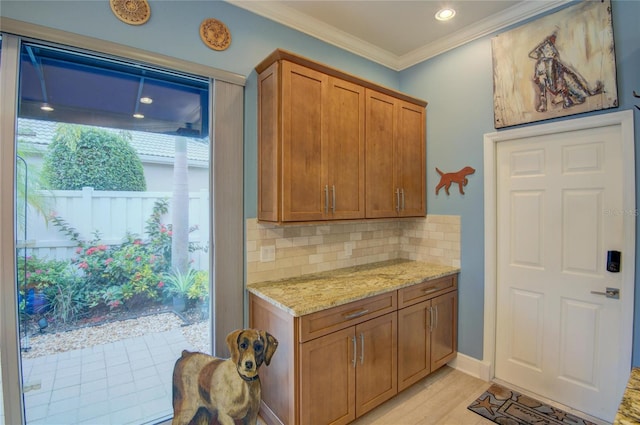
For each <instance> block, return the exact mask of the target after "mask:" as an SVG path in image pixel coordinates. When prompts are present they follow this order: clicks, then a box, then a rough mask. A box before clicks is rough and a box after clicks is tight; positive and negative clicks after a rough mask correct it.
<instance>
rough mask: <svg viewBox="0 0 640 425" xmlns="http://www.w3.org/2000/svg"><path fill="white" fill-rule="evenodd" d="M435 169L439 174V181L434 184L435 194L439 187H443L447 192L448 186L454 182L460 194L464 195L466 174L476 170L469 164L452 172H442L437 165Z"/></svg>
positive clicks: (467, 181) (466, 180) (466, 181)
mask: <svg viewBox="0 0 640 425" xmlns="http://www.w3.org/2000/svg"><path fill="white" fill-rule="evenodd" d="M436 171H437V172H438V174H440V182H439V183H438V185H437V186H436V195H437V194H438V192H439V191H440V189H442V188H444V191H445V192H446V193H447V195H448V194H449V188H450V187H451V185H452V184H454V183H456V184H457V185H458V190H459V191H460V194H461V195H464V190H463V187H464V186H466V185H467V183H469V180H468V179H467V176H468V175H470V174H473V173H475V172H476V170H475V169H474V168H471V167H469V166H466V167H464V168H463V169H461V170H460V171H456V172H454V173H443V172H442V171H440V169H439V168H438V167H436Z"/></svg>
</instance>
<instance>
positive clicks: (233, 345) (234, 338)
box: [227, 329, 242, 363]
mask: <svg viewBox="0 0 640 425" xmlns="http://www.w3.org/2000/svg"><path fill="white" fill-rule="evenodd" d="M241 333H242V329H238V330H235V331H233V332H231V333H230V334H229V335H227V347H229V352H230V353H231V359H233V363H238V360H239V359H238V357H239V356H240V350H239V349H238V337H239V336H240V334H241Z"/></svg>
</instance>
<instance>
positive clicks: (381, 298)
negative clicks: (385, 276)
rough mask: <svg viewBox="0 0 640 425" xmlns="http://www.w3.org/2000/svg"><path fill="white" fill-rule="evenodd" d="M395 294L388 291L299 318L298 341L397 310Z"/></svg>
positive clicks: (307, 339)
mask: <svg viewBox="0 0 640 425" xmlns="http://www.w3.org/2000/svg"><path fill="white" fill-rule="evenodd" d="M397 305H398V304H397V292H396V291H390V292H387V293H384V294H380V295H375V296H372V297H369V298H365V299H362V300H358V301H353V302H351V303H348V304H344V305H341V306H339V307H333V308H329V309H327V310H322V311H318V312H316V313H311V314H308V315H306V316H302V317H300V318H299V319H300V327H299V328H298V331H299V341H300V342H305V341H309V340H311V339H314V338H318V337H321V336H323V335H327V334H329V333H331V332H335V331H337V330H340V329H343V328H346V327H348V326H353V325H356V324H358V323H361V322H364V321H366V320H369V319H373V318H374V317H378V316H382V315H383V314H386V313H389V312H391V311H395V310H397Z"/></svg>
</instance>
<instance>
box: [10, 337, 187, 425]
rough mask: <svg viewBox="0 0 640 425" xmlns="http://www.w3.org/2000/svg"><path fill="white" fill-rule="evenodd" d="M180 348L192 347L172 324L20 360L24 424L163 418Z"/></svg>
mask: <svg viewBox="0 0 640 425" xmlns="http://www.w3.org/2000/svg"><path fill="white" fill-rule="evenodd" d="M184 349H187V350H194V348H193V347H192V346H191V344H190V343H189V342H188V341H187V340H186V339H185V338H184V336H183V335H182V333H181V332H180V329H173V330H169V331H165V332H157V333H150V334H147V335H145V336H141V337H135V338H129V339H123V340H119V341H116V342H113V343H109V344H103V345H96V346H93V347H89V348H84V349H81V350H74V351H68V352H64V353H60V354H55V355H48V356H43V357H38V358H35V359H25V360H23V362H22V368H23V376H24V380H25V381H24V382H25V405H26V417H27V424H28V425H45V424H46V425H68V424H91V425H102V424H105V425H106V424H117V425H124V424H135V425H140V424H145V423H157V422H159V421H160V420H164V419H168V418H170V417H171V415H172V412H173V410H172V406H171V376H172V372H173V365H174V363H175V361H176V360H177V359H178V358H179V357H180V355H181V352H182V350H184ZM145 418H153V419H154V420H152V421H149V420H148V419H145Z"/></svg>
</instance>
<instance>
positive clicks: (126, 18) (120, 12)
mask: <svg viewBox="0 0 640 425" xmlns="http://www.w3.org/2000/svg"><path fill="white" fill-rule="evenodd" d="M109 4H110V5H111V11H112V12H113V14H114V15H116V17H117V18H118V19H120V20H121V21H122V22H124V23H127V24H130V25H142V24H144V23H145V22H147V21H148V20H149V17H150V16H151V8H150V7H149V3H147V0H109Z"/></svg>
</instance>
